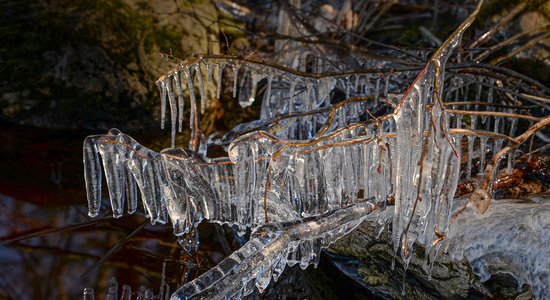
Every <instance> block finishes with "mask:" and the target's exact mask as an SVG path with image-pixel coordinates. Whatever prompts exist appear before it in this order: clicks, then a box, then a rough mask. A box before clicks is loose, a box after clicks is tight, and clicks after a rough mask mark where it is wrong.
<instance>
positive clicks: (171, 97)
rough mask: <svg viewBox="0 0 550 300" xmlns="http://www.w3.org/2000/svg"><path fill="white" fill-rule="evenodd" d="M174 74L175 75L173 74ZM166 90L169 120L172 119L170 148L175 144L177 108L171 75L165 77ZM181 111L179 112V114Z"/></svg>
mask: <svg viewBox="0 0 550 300" xmlns="http://www.w3.org/2000/svg"><path fill="white" fill-rule="evenodd" d="M174 76H177V74H175V75H174ZM165 87H166V90H167V91H168V100H169V102H170V110H171V121H172V148H174V147H175V145H176V119H177V115H178V108H177V102H176V95H175V94H174V87H173V85H172V77H171V76H170V77H167V78H166V84H165ZM181 114H182V112H180V115H181Z"/></svg>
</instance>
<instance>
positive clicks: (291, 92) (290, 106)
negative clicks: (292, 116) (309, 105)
mask: <svg viewBox="0 0 550 300" xmlns="http://www.w3.org/2000/svg"><path fill="white" fill-rule="evenodd" d="M295 88H296V81H295V80H292V81H291V82H290V88H289V91H288V97H289V98H288V112H289V113H292V112H295V111H296V109H295V106H294V89H295Z"/></svg>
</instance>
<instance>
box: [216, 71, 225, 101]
mask: <svg viewBox="0 0 550 300" xmlns="http://www.w3.org/2000/svg"><path fill="white" fill-rule="evenodd" d="M224 68H225V64H218V89H217V91H216V98H217V99H218V100H220V96H221V92H222V80H223V69H224Z"/></svg>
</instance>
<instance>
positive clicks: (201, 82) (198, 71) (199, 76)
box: [195, 63, 206, 114]
mask: <svg viewBox="0 0 550 300" xmlns="http://www.w3.org/2000/svg"><path fill="white" fill-rule="evenodd" d="M195 72H196V73H195V74H197V79H198V80H199V93H200V94H201V114H204V110H205V109H206V90H205V88H204V78H203V75H202V69H201V64H200V63H197V64H196V66H195Z"/></svg>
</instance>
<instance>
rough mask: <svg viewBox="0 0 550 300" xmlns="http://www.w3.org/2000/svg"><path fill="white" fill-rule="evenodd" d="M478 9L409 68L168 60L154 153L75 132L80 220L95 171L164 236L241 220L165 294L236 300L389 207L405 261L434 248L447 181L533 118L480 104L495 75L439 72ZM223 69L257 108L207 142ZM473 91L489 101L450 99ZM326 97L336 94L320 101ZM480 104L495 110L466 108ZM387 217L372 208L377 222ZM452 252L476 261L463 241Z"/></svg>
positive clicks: (94, 201)
mask: <svg viewBox="0 0 550 300" xmlns="http://www.w3.org/2000/svg"><path fill="white" fill-rule="evenodd" d="M478 10H479V7H478V9H477V10H476V12H474V13H473V14H472V15H471V16H470V17H469V18H468V19H467V20H466V21H464V23H463V24H462V25H461V26H460V27H459V28H458V29H457V30H456V32H455V33H454V34H453V35H451V37H450V38H449V39H448V40H447V41H446V42H445V43H444V44H443V45H442V47H441V48H440V49H438V51H437V52H436V53H435V54H433V56H432V58H431V59H430V60H429V62H428V63H427V64H426V66H425V67H424V69H422V70H411V69H402V70H399V69H398V68H397V69H394V70H393V71H388V72H380V71H376V70H370V71H369V70H367V69H368V68H372V69H375V68H389V67H394V66H393V65H392V64H391V63H387V62H376V61H371V62H365V63H364V64H363V67H364V68H365V69H364V70H363V71H361V72H347V73H346V72H335V70H332V69H330V68H323V67H322V64H321V65H317V66H316V69H319V70H321V71H322V72H324V73H322V74H320V75H312V74H309V73H304V72H300V71H296V70H294V69H288V68H285V67H281V66H278V65H274V64H270V63H266V62H264V61H261V60H252V59H243V58H236V57H223V56H213V55H210V56H201V57H198V58H197V59H196V60H195V61H193V62H190V63H186V64H181V65H179V66H178V67H177V68H175V69H174V70H172V71H171V72H170V73H168V74H167V75H165V76H163V77H161V78H160V79H159V80H158V82H157V85H158V87H159V91H160V97H161V119H162V126H163V127H164V123H165V113H166V111H167V109H166V108H167V107H168V108H169V112H170V113H169V115H170V124H171V136H172V147H171V148H169V149H165V150H163V151H161V152H160V153H157V152H155V151H152V150H150V149H147V148H146V147H143V146H142V145H140V144H139V143H138V142H137V141H135V140H134V139H132V138H131V137H130V136H128V135H126V134H123V133H121V132H120V131H119V130H117V129H112V130H110V131H109V133H108V134H106V135H96V136H89V137H87V138H86V140H85V141H84V146H83V148H84V166H85V179H86V189H87V194H88V205H89V215H90V216H91V217H95V216H97V215H98V214H99V212H100V210H101V207H100V205H101V182H102V172H101V170H102V169H103V172H104V174H105V179H106V182H107V186H108V190H109V198H110V202H111V208H112V211H113V216H114V217H120V216H122V215H123V213H124V209H125V208H126V210H127V211H128V213H134V212H135V211H136V209H137V206H138V198H141V201H142V203H143V207H144V210H145V214H146V216H147V217H148V218H150V220H151V222H152V223H161V224H164V223H167V222H168V221H169V220H170V221H171V223H172V225H173V227H174V234H175V235H176V236H182V235H185V234H188V233H190V232H191V231H192V230H193V228H194V227H196V226H198V224H199V223H200V222H201V221H203V220H205V219H206V220H208V221H209V222H215V223H219V224H228V225H235V226H236V227H237V228H238V230H239V232H240V233H241V234H244V232H245V231H246V229H247V228H251V229H252V232H253V234H252V237H251V239H250V241H249V242H248V243H246V244H245V245H244V246H243V247H242V248H241V249H239V250H238V251H236V252H235V253H233V254H232V255H230V256H229V257H227V258H226V259H225V260H223V261H222V262H221V263H220V264H219V265H218V266H216V267H215V268H213V269H211V270H209V271H208V272H206V273H205V274H203V275H202V276H200V277H199V278H197V279H196V280H194V281H192V282H190V283H188V284H186V285H184V286H183V287H181V288H180V289H179V290H178V291H176V293H174V294H173V296H172V299H188V298H204V297H212V298H222V297H226V298H242V297H243V296H245V295H247V294H249V293H251V292H252V290H253V287H254V286H256V287H257V288H258V289H259V290H260V291H263V289H265V288H266V287H267V285H268V284H269V282H270V280H271V278H274V279H275V280H277V278H278V276H279V275H280V274H281V272H282V271H283V270H284V268H285V266H286V265H294V264H300V266H301V267H302V268H306V267H307V266H308V265H309V264H314V265H316V264H317V262H318V260H319V255H320V251H321V249H322V248H325V247H328V245H330V244H331V243H332V242H334V241H335V240H336V239H337V238H339V237H341V236H343V235H345V234H346V233H348V232H349V231H351V230H352V229H353V228H355V227H356V226H357V225H359V224H360V223H361V221H362V220H363V219H364V218H365V217H366V216H367V215H369V214H371V213H376V212H377V211H381V210H384V209H392V210H393V214H391V215H392V216H393V217H392V220H391V224H392V225H391V234H392V240H393V245H394V247H395V253H396V254H397V255H400V256H401V257H402V258H403V260H404V261H405V268H406V267H407V265H408V262H409V260H410V258H411V255H412V249H413V247H412V245H413V243H415V242H416V243H419V244H420V245H424V246H425V248H426V252H427V253H428V254H429V255H430V257H432V258H433V257H435V255H436V253H437V251H438V250H439V247H440V246H441V244H442V243H434V241H435V240H437V239H440V238H441V237H445V236H447V235H448V231H449V224H450V223H451V222H452V221H451V218H452V214H453V212H454V211H453V204H454V203H453V201H454V194H455V191H456V188H457V184H458V181H459V179H460V178H470V177H475V176H477V175H478V174H484V175H488V176H493V174H494V173H496V171H497V170H498V168H499V167H500V165H501V164H504V165H507V166H508V167H511V166H512V165H513V159H514V155H509V156H508V158H507V159H506V161H505V162H504V161H503V162H502V163H499V162H497V166H496V169H495V170H494V171H493V174H485V173H486V172H485V169H484V168H485V166H486V165H487V164H489V162H490V160H491V158H492V155H493V154H494V153H497V152H498V151H499V150H500V149H502V148H503V147H505V146H507V145H509V144H510V143H511V141H510V138H507V136H514V135H515V134H517V132H518V123H522V124H523V123H529V124H532V122H533V119H529V118H521V117H518V116H517V115H513V114H511V113H512V112H514V110H515V109H514V107H509V106H505V107H499V106H491V105H490V104H491V103H493V102H496V101H497V99H496V95H495V92H494V91H495V90H497V89H498V87H497V86H496V84H495V82H494V81H490V80H484V78H483V77H474V76H471V75H460V74H453V73H450V74H447V73H445V63H446V61H447V59H448V58H449V56H450V55H451V53H452V51H453V50H454V49H456V48H457V46H458V44H459V43H460V39H461V36H462V33H463V32H464V31H465V30H466V28H467V27H468V26H469V25H470V24H471V23H472V22H473V20H474V17H475V15H476V13H477V11H478ZM228 72H229V73H232V77H233V83H232V84H231V86H232V93H233V97H234V98H236V100H237V101H238V102H239V104H240V105H241V106H242V107H246V106H249V105H252V104H253V103H254V102H255V101H257V100H258V99H259V98H262V99H261V103H262V104H261V117H260V119H259V120H257V121H254V122H251V123H247V124H241V125H238V126H237V127H236V128H234V129H232V130H231V131H229V132H228V133H227V134H225V135H224V136H223V137H220V138H217V139H206V138H204V136H203V135H202V133H201V131H200V115H201V114H202V113H204V111H205V110H206V109H208V106H209V101H211V100H210V98H209V97H208V90H209V89H211V87H212V86H214V87H215V89H216V90H217V91H216V93H215V94H217V97H218V98H219V97H220V95H221V93H222V84H221V83H222V78H223V77H224V76H231V75H225V74H226V73H228ZM205 77H206V78H205ZM414 78H415V79H414ZM412 79H414V81H413V82H412V83H411V80H412ZM214 81H216V82H214ZM260 85H261V86H262V87H264V89H263V92H262V93H260V92H259V86H260ZM472 90H475V91H477V93H476V99H475V100H476V101H478V102H480V101H483V100H485V102H486V103H488V105H487V106H483V107H477V106H478V105H477V104H476V107H475V109H473V110H472V107H471V106H472V104H471V103H468V104H461V102H459V101H461V100H463V99H464V98H465V97H468V95H471V94H472V92H471V91H472ZM197 91H198V95H197V93H196V92H197ZM336 92H340V93H341V92H343V93H344V94H345V96H344V97H343V98H344V99H347V100H345V101H341V102H339V103H331V101H332V100H334V99H333V97H334V94H335V93H336ZM508 96H510V95H508ZM510 97H515V96H513V95H512V96H510ZM167 102H168V105H167ZM184 102H188V103H189V105H185V104H184ZM186 107H188V109H187V110H188V113H189V120H190V123H189V128H190V129H191V132H192V134H191V139H190V142H189V147H188V148H178V147H176V143H175V137H176V132H177V131H178V130H179V131H182V129H183V127H184V126H185V125H184V124H183V120H184V109H185V108H186ZM484 109H486V110H487V111H489V112H499V113H501V114H500V115H497V116H494V115H493V116H488V115H485V114H483V113H470V112H471V111H474V112H476V111H477V112H479V111H483V110H484ZM463 142H464V143H466V144H467V146H466V147H465V148H464V149H466V151H464V150H463V147H462V146H461V144H462V143H463ZM210 145H222V146H224V147H226V149H227V152H228V157H225V158H209V157H208V153H207V150H208V146H210ZM474 146H475V147H474ZM474 149H476V151H474ZM489 188H490V187H489ZM386 215H387V214H379V215H378V216H379V220H378V223H379V224H380V226H382V225H383V224H385V223H386V222H388V221H389V220H387V219H386V218H385V217H383V216H386ZM457 239H460V237H457ZM484 247H485V246H484ZM457 249H458V248H457ZM456 251H458V252H456V253H462V252H463V253H464V254H465V255H466V256H468V255H470V257H471V258H472V259H473V260H476V259H477V257H476V256H475V255H474V254H470V253H471V252H469V250H468V249H462V250H460V249H459V250H456ZM457 255H458V254H457ZM470 257H469V258H470ZM480 270H481V269H480ZM480 272H481V273H483V270H481V271H480ZM221 280H223V281H224V282H225V283H224V284H219V282H220V281H221ZM525 280H528V281H529V282H530V283H531V284H538V282H537V281H536V279H533V278H531V277H528V278H526V279H525ZM534 291H535V292H539V291H542V290H540V288H539V289H535V290H534Z"/></svg>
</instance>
